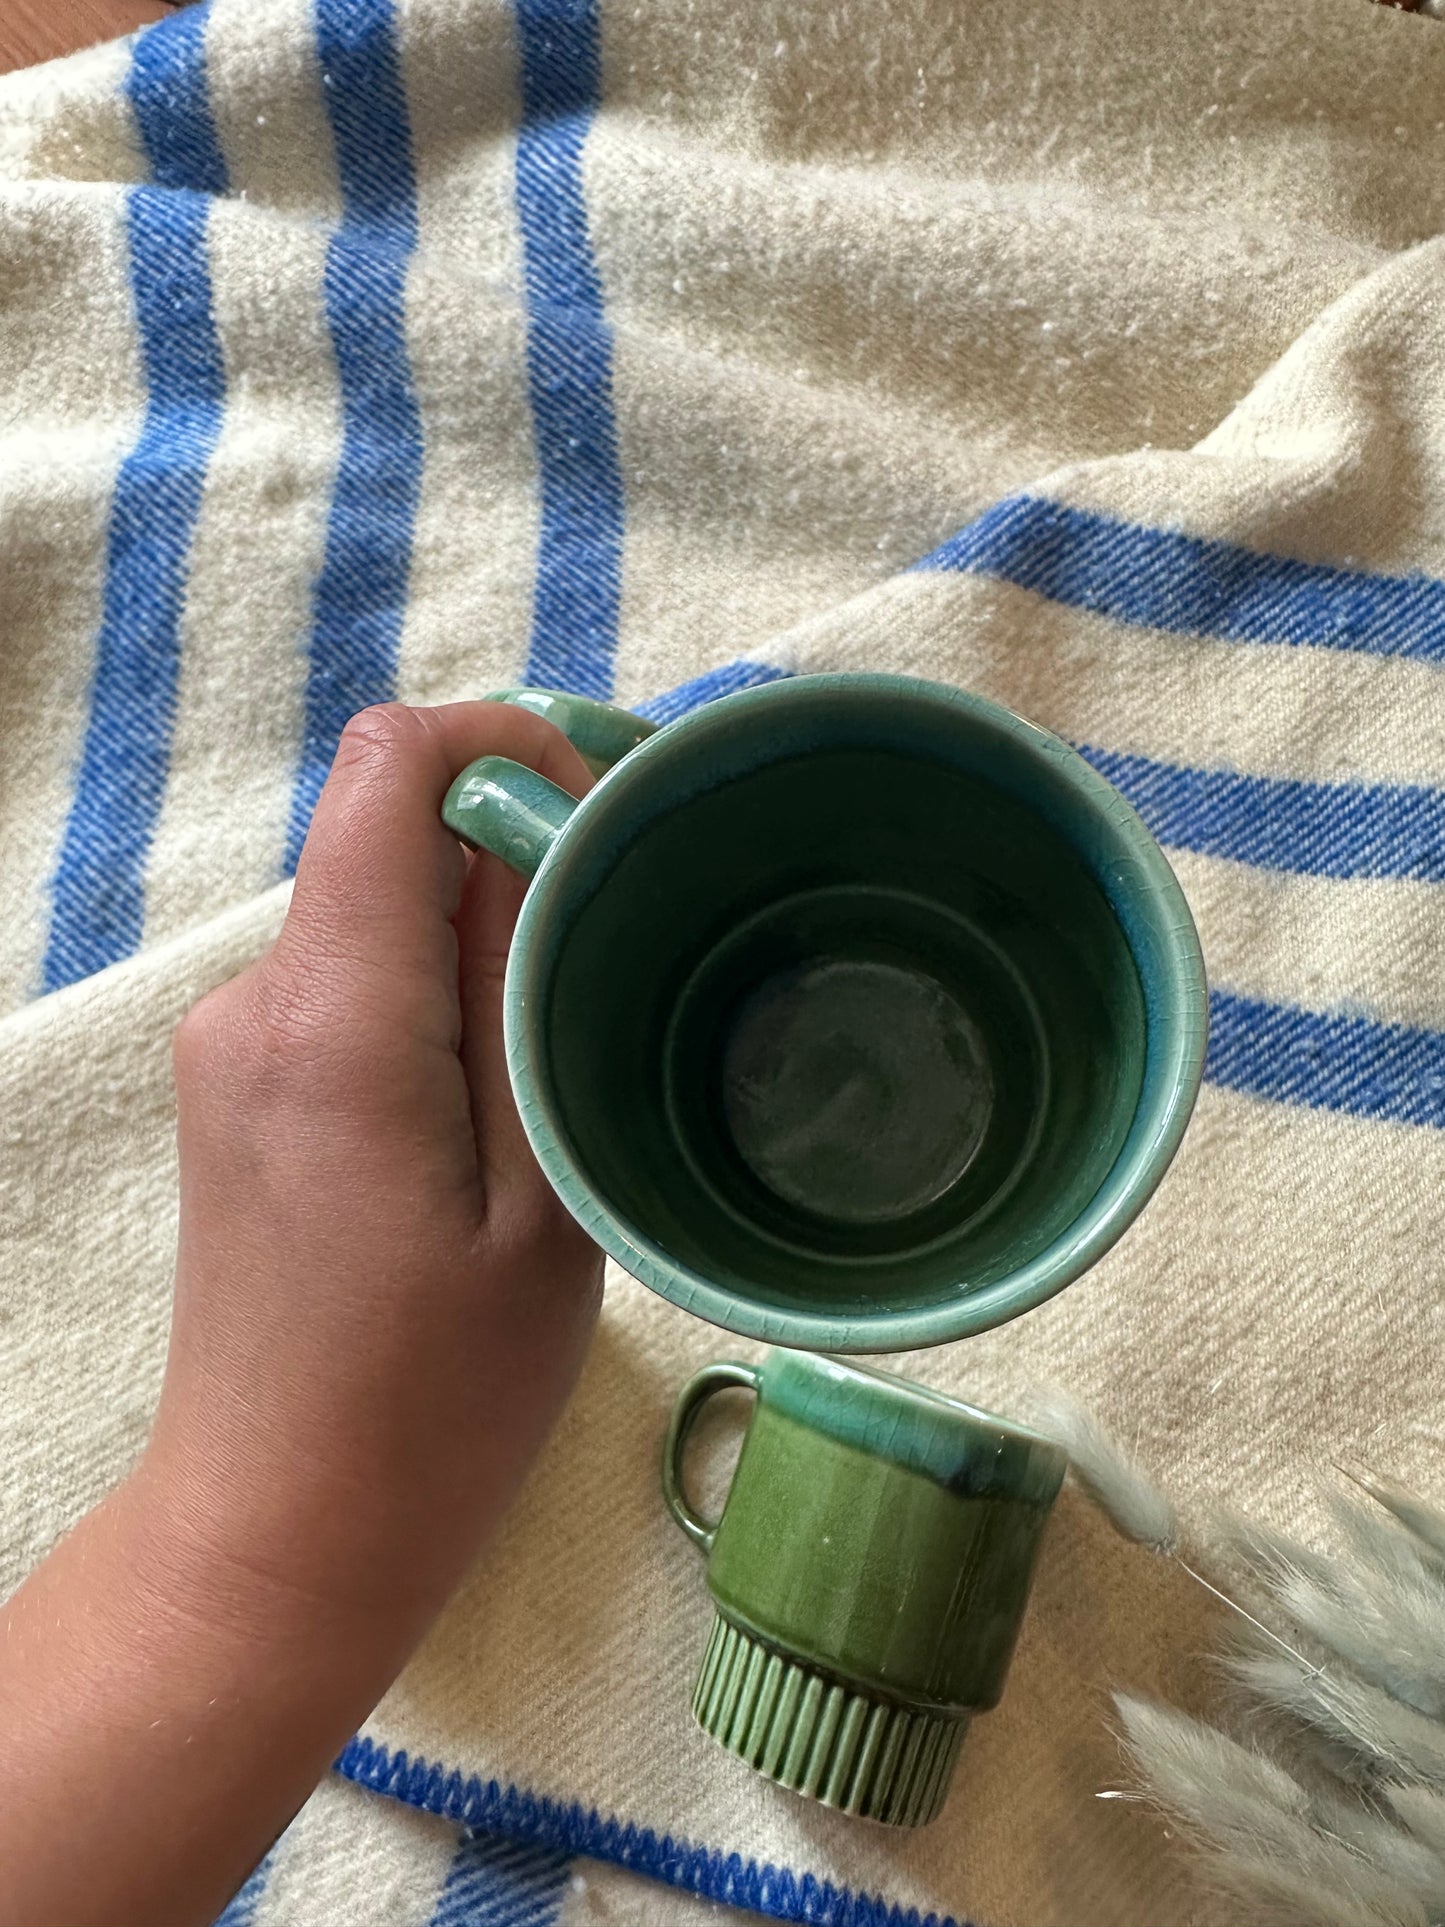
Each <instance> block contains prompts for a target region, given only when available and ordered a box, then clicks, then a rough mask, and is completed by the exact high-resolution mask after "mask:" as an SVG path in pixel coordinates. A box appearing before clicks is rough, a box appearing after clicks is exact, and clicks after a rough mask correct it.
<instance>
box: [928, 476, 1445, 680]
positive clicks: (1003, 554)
mask: <svg viewBox="0 0 1445 1927" xmlns="http://www.w3.org/2000/svg"><path fill="white" fill-rule="evenodd" d="M917 566H918V567H919V568H920V569H937V570H956V571H960V572H963V573H965V574H970V575H987V576H997V577H999V578H1000V579H1001V580H1003V581H1005V582H1013V583H1016V584H1017V585H1018V587H1019V588H1021V589H1032V590H1033V591H1034V592H1035V593H1036V594H1038V595H1041V596H1046V597H1047V598H1048V599H1049V601H1051V602H1061V603H1065V604H1067V605H1068V606H1069V607H1070V608H1074V609H1089V610H1092V611H1093V612H1094V613H1095V614H1097V615H1102V616H1108V617H1110V618H1112V620H1114V621H1115V622H1128V623H1134V624H1137V625H1139V626H1141V627H1145V628H1151V629H1169V630H1174V631H1176V632H1178V633H1181V634H1185V635H1197V636H1213V637H1216V638H1217V639H1218V640H1220V641H1222V642H1275V643H1287V644H1299V645H1305V646H1309V647H1313V648H1317V649H1350V650H1360V651H1363V652H1364V653H1365V654H1367V655H1373V656H1413V657H1417V658H1419V659H1421V660H1424V661H1427V662H1445V582H1438V581H1436V580H1435V579H1434V578H1433V577H1432V576H1425V575H1403V576H1401V575H1373V574H1370V573H1369V572H1368V571H1366V570H1362V569H1339V568H1331V567H1328V566H1326V565H1325V564H1322V563H1315V562H1294V561H1291V560H1289V558H1288V557H1285V556H1279V555H1265V554H1263V553H1261V552H1260V551H1258V550H1255V549H1243V548H1238V547H1236V546H1235V545H1234V544H1233V543H1230V542H1219V541H1212V540H1208V539H1206V538H1204V537H1201V536H1194V535H1182V534H1179V533H1177V532H1175V531H1173V530H1169V529H1152V528H1141V527H1140V526H1139V525H1137V524H1136V523H1133V522H1119V521H1115V520H1114V519H1113V518H1112V517H1110V516H1107V515H1097V514H1095V513H1093V512H1092V511H1089V510H1085V509H1074V508H1065V507H1062V506H1061V505H1060V504H1059V503H1056V502H1046V501H1043V500H1041V499H1040V498H1038V497H1037V496H1032V495H1017V496H1012V497H1010V498H1009V499H1008V500H1007V501H1004V502H1000V503H999V504H998V505H997V506H996V507H994V508H991V509H989V510H988V511H987V513H986V514H984V515H981V516H980V517H979V518H978V520H977V521H976V522H970V523H969V525H968V527H967V528H965V529H961V530H960V531H959V533H958V534H957V535H955V536H952V537H950V539H949V540H948V541H947V542H945V543H944V544H943V545H942V547H941V548H937V549H935V550H934V551H933V553H932V554H931V555H928V556H925V558H924V559H923V561H922V562H920V563H919V564H918V565H917Z"/></svg>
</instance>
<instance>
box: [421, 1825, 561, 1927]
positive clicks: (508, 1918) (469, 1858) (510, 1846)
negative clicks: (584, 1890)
mask: <svg viewBox="0 0 1445 1927" xmlns="http://www.w3.org/2000/svg"><path fill="white" fill-rule="evenodd" d="M571 1865H572V1856H571V1855H570V1854H569V1853H568V1852H566V1850H565V1849H560V1848H557V1847H544V1846H538V1845H537V1844H536V1842H534V1841H531V1840H515V1839H512V1838H510V1837H508V1836H507V1835H505V1834H491V1833H470V1834H466V1835H464V1836H463V1838H462V1842H461V1845H460V1846H459V1847H458V1848H457V1853H456V1858H455V1859H454V1860H453V1861H452V1864H451V1868H450V1870H449V1872H448V1874H447V1877H446V1884H445V1885H444V1886H443V1888H442V1890H441V1894H440V1896H439V1898H438V1900H437V1904H436V1909H435V1911H434V1912H433V1914H432V1917H431V1921H430V1923H429V1927H553V1923H554V1922H555V1921H556V1919H557V1917H558V1915H559V1914H560V1913H561V1911H562V1901H563V1897H564V1895H565V1894H566V1890H567V1877H568V1872H569V1870H570V1868H571Z"/></svg>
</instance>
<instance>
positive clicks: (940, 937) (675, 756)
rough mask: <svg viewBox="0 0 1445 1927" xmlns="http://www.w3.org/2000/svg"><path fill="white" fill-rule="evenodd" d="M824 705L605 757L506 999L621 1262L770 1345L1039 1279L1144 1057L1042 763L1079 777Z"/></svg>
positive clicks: (780, 705)
mask: <svg viewBox="0 0 1445 1927" xmlns="http://www.w3.org/2000/svg"><path fill="white" fill-rule="evenodd" d="M849 680H850V679H842V678H839V679H829V681H828V683H827V685H826V686H820V685H819V684H814V685H813V686H812V689H811V692H810V694H809V695H808V696H807V697H806V698H805V692H808V690H809V685H807V684H805V683H799V684H793V685H791V686H788V685H784V686H782V688H780V689H779V690H777V692H776V693H775V692H772V691H757V692H752V696H751V701H752V713H751V715H748V714H744V713H743V710H744V708H745V707H746V706H747V705H748V702H749V699H748V698H734V699H732V701H731V703H724V704H720V705H718V706H717V707H716V709H715V710H713V711H711V712H704V713H703V714H702V715H701V716H699V717H697V718H695V719H693V720H692V721H691V722H689V723H688V724H684V725H682V726H680V727H675V728H674V729H673V730H669V731H668V732H666V733H665V734H664V735H661V736H659V737H657V738H654V739H652V741H651V742H649V743H648V744H646V745H644V746H643V748H642V749H640V750H638V751H636V752H634V754H633V755H632V756H631V757H629V758H628V759H627V761H626V762H625V763H623V764H622V765H620V766H619V768H618V769H617V771H615V772H614V773H613V775H612V776H610V777H608V778H607V779H606V780H605V781H604V783H603V784H602V785H601V786H600V788H599V790H598V791H597V792H596V793H595V794H594V796H593V798H592V799H590V800H589V802H588V803H587V804H586V805H584V806H583V808H582V809H581V810H580V811H579V812H578V816H577V818H576V819H574V822H573V824H572V825H570V826H569V828H568V830H567V832H566V833H565V835H564V837H563V839H562V845H561V846H559V849H558V850H557V851H556V852H555V853H554V855H553V857H552V858H550V859H549V864H548V868H549V870H550V869H552V868H553V866H554V865H555V866H556V875H555V878H554V879H553V881H552V883H551V885H550V887H549V888H548V889H546V890H545V891H543V890H539V891H537V892H535V896H536V898H537V899H538V902H539V912H538V918H539V925H538V931H537V935H536V938H535V940H534V941H533V942H532V943H531V944H530V945H529V958H528V966H527V968H526V970H525V973H524V975H525V979H526V990H525V994H526V995H528V996H529V997H530V999H531V1007H532V1028H531V1035H532V1036H533V1038H534V1039H537V1041H539V1042H540V1045H541V1054H542V1062H541V1064H540V1065H539V1066H538V1068H539V1070H540V1073H541V1075H540V1079H539V1082H540V1087H541V1089H542V1091H543V1093H544V1094H545V1100H546V1104H547V1107H548V1109H549V1111H550V1113H551V1120H552V1127H553V1132H554V1135H555V1138H556V1140H557V1142H558V1144H559V1145H560V1146H562V1147H564V1148H565V1153H566V1156H567V1157H568V1159H569V1160H570V1162H571V1164H572V1166H573V1168H574V1172H575V1174H576V1177H577V1178H578V1179H579V1180H580V1182H581V1184H582V1186H583V1187H584V1188H585V1189H586V1190H587V1191H588V1192H589V1193H590V1195H591V1196H592V1198H593V1199H595V1200H596V1201H597V1203H598V1204H600V1205H601V1206H602V1208H603V1210H604V1211H605V1213H606V1214H607V1217H608V1219H609V1220H610V1221H611V1223H612V1224H613V1225H614V1226H620V1227H621V1230H622V1241H623V1244H624V1245H631V1246H633V1247H636V1246H638V1245H640V1246H642V1247H644V1248H645V1249H647V1250H649V1251H651V1252H652V1253H654V1254H656V1256H657V1257H658V1258H659V1259H660V1260H661V1262H663V1263H664V1264H665V1265H670V1266H673V1267H677V1268H680V1269H681V1270H682V1271H683V1272H685V1273H690V1274H694V1275H696V1276H698V1277H700V1278H702V1279H704V1280H707V1281H709V1282H710V1283H711V1284H712V1285H713V1286H715V1287H716V1288H717V1289H718V1290H719V1291H720V1292H721V1293H722V1294H724V1296H725V1297H726V1298H727V1299H728V1300H730V1301H733V1302H736V1303H740V1304H742V1305H744V1306H746V1307H748V1308H749V1315H748V1317H747V1318H745V1319H743V1320H738V1319H732V1320H728V1321H726V1322H732V1323H734V1324H735V1325H737V1327H738V1328H740V1329H751V1330H754V1331H757V1332H759V1333H761V1334H763V1335H769V1336H783V1337H784V1338H786V1336H787V1334H788V1331H789V1321H794V1322H796V1321H797V1320H799V1319H803V1320H808V1319H811V1318H813V1317H814V1316H815V1315H822V1316H825V1317H827V1318H829V1319H832V1320H842V1321H846V1322H847V1323H848V1324H849V1326H850V1327H851V1328H852V1329H853V1330H854V1331H855V1332H856V1331H857V1330H860V1329H862V1328H864V1327H866V1325H867V1322H868V1321H869V1320H870V1319H875V1318H878V1317H880V1316H881V1317H888V1318H890V1319H893V1320H895V1321H896V1319H897V1318H898V1316H899V1315H900V1314H902V1315H903V1316H904V1317H905V1318H906V1317H909V1316H914V1315H927V1314H930V1313H932V1312H934V1311H936V1310H937V1308H939V1307H943V1306H946V1305H949V1304H954V1303H957V1302H958V1301H959V1300H960V1299H961V1298H966V1297H969V1296H971V1295H974V1294H978V1293H982V1292H986V1291H987V1290H988V1289H989V1288H990V1287H992V1286H995V1285H997V1284H998V1283H999V1281H1001V1280H1005V1279H1007V1278H1009V1277H1011V1276H1012V1275H1014V1274H1017V1273H1018V1272H1019V1271H1020V1270H1021V1268H1024V1267H1027V1266H1029V1265H1030V1264H1031V1263H1033V1262H1035V1261H1037V1260H1038V1259H1039V1258H1040V1257H1041V1255H1042V1254H1045V1253H1046V1252H1048V1250H1049V1249H1050V1247H1051V1246H1054V1245H1056V1244H1057V1243H1058V1241H1059V1240H1060V1239H1061V1238H1065V1237H1066V1236H1067V1234H1068V1233H1069V1231H1070V1228H1071V1227H1072V1226H1074V1225H1075V1224H1076V1222H1077V1221H1078V1220H1079V1218H1080V1216H1081V1214H1082V1213H1084V1212H1085V1210H1086V1208H1087V1207H1088V1205H1089V1203H1090V1201H1091V1200H1092V1199H1094V1198H1095V1196H1096V1195H1097V1194H1098V1193H1099V1191H1100V1187H1101V1186H1102V1185H1103V1184H1104V1182H1105V1180H1106V1178H1107V1177H1108V1175H1109V1173H1110V1171H1111V1169H1112V1168H1113V1167H1114V1165H1115V1163H1116V1161H1117V1160H1118V1159H1119V1157H1120V1153H1121V1150H1122V1149H1123V1147H1124V1145H1125V1142H1126V1139H1128V1137H1129V1135H1130V1132H1131V1129H1132V1128H1134V1127H1135V1124H1136V1119H1137V1117H1138V1114H1139V1111H1140V1106H1141V1097H1142V1094H1143V1092H1144V1088H1145V1082H1146V1071H1147V1065H1148V1057H1149V1018H1148V1010H1147V999H1146V994H1145V984H1144V981H1143V980H1142V979H1141V973H1140V967H1139V960H1138V958H1137V956H1136V949H1135V945H1134V944H1133V943H1131V938H1130V934H1129V933H1127V932H1126V929H1125V924H1124V922H1123V921H1121V916H1120V913H1119V909H1118V907H1117V903H1116V902H1115V901H1113V900H1111V896H1110V894H1109V892H1108V890H1107V889H1106V887H1105V885H1106V883H1107V882H1108V881H1109V880H1110V879H1111V877H1112V881H1113V883H1114V886H1115V888H1114V896H1115V897H1116V898H1117V895H1118V887H1119V872H1118V868H1117V865H1118V862H1119V860H1120V858H1121V856H1122V855H1124V854H1126V852H1124V851H1123V849H1122V846H1120V847H1116V840H1115V839H1112V838H1111V833H1110V820H1109V816H1108V812H1107V810H1104V809H1102V808H1101V807H1099V805H1098V804H1097V803H1094V804H1091V803H1090V802H1089V801H1088V800H1087V797H1086V796H1081V795H1080V793H1079V790H1078V786H1077V774H1076V772H1075V771H1073V770H1067V769H1061V768H1060V757H1061V756H1062V757H1063V758H1066V759H1067V760H1068V762H1069V763H1071V764H1077V769H1078V770H1085V766H1084V765H1083V764H1081V763H1078V762H1077V759H1074V758H1072V756H1071V755H1070V753H1069V752H1067V751H1063V750H1062V746H1060V745H1056V744H1054V742H1053V739H1051V738H1046V737H1044V736H1043V735H1042V732H1038V731H1033V730H1031V729H1029V727H1028V726H1027V725H1024V724H1021V723H1019V722H1018V721H1017V719H1015V718H1012V717H1007V716H1006V715H1005V713H1004V712H1001V711H998V710H995V709H993V708H992V706H990V705H987V704H981V703H977V702H971V701H968V700H967V699H963V700H961V701H960V700H959V699H954V700H952V701H950V702H948V703H940V702H938V701H936V700H935V701H932V702H930V701H929V700H928V698H927V695H926V693H924V694H912V693H909V692H910V686H909V685H908V684H906V683H902V682H899V683H895V684H894V685H893V689H894V691H895V692H900V693H894V694H892V695H887V694H884V693H882V692H881V691H880V690H879V689H878V688H877V687H876V686H875V687H874V688H873V689H872V691H871V694H870V693H869V692H867V691H865V690H864V689H849V688H848V687H847V683H848V681H849ZM856 680H857V682H859V683H867V684H871V683H873V681H874V679H865V678H858V679H856ZM878 680H879V681H881V680H882V679H878ZM926 687H927V686H920V685H914V686H913V689H914V690H924V691H926ZM764 696H773V701H772V702H771V703H770V704H764V703H759V702H758V700H757V699H758V698H759V697H764ZM784 698H791V700H785V699H784ZM730 708H735V718H734V719H729V717H728V716H727V715H726V714H723V713H720V712H725V711H727V710H728V709H730ZM704 723H706V724H707V725H709V727H708V728H706V729H704V728H702V727H700V725H702V724H704ZM1041 744H1043V745H1045V746H1046V750H1045V751H1044V752H1041V750H1040V745H1041ZM1085 773H1086V775H1087V777H1088V779H1089V782H1090V783H1091V784H1094V785H1097V787H1098V789H1099V791H1100V792H1101V793H1102V794H1104V795H1110V796H1111V795H1112V793H1111V792H1107V790H1106V789H1105V788H1104V786H1102V785H1101V784H1098V779H1097V778H1094V777H1093V774H1092V772H1087V771H1086V770H1085ZM1070 779H1072V782H1073V786H1072V787H1071V780H1070ZM1129 821H1130V827H1131V831H1133V832H1137V831H1138V825H1137V822H1136V820H1135V819H1133V818H1132V816H1131V817H1130V819H1129ZM568 845H570V846H571V847H570V848H566V847H563V846H568ZM1111 862H1113V863H1114V864H1115V866H1116V867H1115V870H1114V871H1113V872H1112V873H1111V872H1110V871H1109V870H1108V867H1107V866H1108V865H1109V864H1110V863H1111ZM518 988H519V991H521V989H522V986H521V985H519V986H518ZM619 1255H623V1256H624V1262H626V1261H627V1258H626V1255H625V1252H621V1251H620V1252H619ZM708 1315H710V1316H711V1315H714V1314H713V1313H712V1312H711V1311H709V1314H708Z"/></svg>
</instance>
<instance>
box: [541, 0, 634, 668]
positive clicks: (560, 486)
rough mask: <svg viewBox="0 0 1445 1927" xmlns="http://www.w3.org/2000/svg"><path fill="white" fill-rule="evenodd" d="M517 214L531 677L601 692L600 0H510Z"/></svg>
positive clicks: (608, 606) (608, 441)
mask: <svg viewBox="0 0 1445 1927" xmlns="http://www.w3.org/2000/svg"><path fill="white" fill-rule="evenodd" d="M516 9H517V33H518V38H519V40H520V43H521V56H522V124H521V127H520V129H519V131H518V136H517V173H516V183H517V188H516V191H517V215H518V219H519V221H520V224H521V230H522V249H523V257H524V262H525V272H526V284H527V306H528V320H529V328H528V336H527V372H528V381H529V387H530V393H531V403H532V422H533V432H534V434H535V437H536V445H537V466H538V471H539V484H540V489H541V498H542V499H541V532H540V537H539V541H538V549H537V578H536V586H535V589H534V593H533V605H532V640H531V649H530V654H529V657H528V662H527V668H526V680H527V681H528V682H531V683H540V684H543V685H545V686H548V687H552V688H562V689H574V690H578V691H580V692H581V693H583V694H584V695H588V696H605V695H607V694H608V692H609V691H610V689H611V687H612V661H613V656H614V654H615V652H616V647H617V619H618V609H619V605H620V600H621V593H622V524H623V503H622V472H621V467H620V463H619V459H618V452H617V429H616V424H615V422H614V420H613V414H612V335H611V330H610V329H609V328H608V326H607V323H606V320H605V319H604V317H603V311H602V284H601V282H600V280H599V278H598V274H597V266H596V262H595V261H594V259H593V255H592V243H591V238H590V235H589V233H588V225H587V207H586V202H585V199H584V196H583V186H582V149H583V146H584V144H585V142H586V139H587V134H588V131H589V129H590V128H591V125H592V120H593V117H594V115H595V113H596V111H597V105H598V101H599V98H600V96H601V90H602V59H601V48H600V44H599V34H598V25H597V7H596V4H595V0H516Z"/></svg>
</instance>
